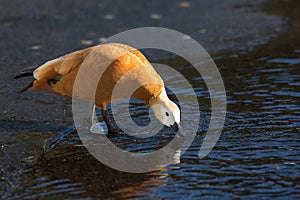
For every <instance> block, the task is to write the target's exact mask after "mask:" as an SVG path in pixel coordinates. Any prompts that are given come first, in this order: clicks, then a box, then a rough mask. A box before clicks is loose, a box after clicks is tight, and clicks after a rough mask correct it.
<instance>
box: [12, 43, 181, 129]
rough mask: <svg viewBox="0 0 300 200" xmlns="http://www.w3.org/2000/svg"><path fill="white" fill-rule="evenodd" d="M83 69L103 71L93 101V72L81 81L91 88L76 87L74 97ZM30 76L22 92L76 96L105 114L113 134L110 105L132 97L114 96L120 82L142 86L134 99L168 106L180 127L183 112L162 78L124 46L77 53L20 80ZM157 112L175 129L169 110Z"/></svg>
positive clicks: (131, 48)
mask: <svg viewBox="0 0 300 200" xmlns="http://www.w3.org/2000/svg"><path fill="white" fill-rule="evenodd" d="M83 66H84V67H88V68H87V69H88V70H91V71H90V72H93V71H94V72H95V73H94V74H97V72H99V71H102V73H101V74H102V76H101V78H100V77H94V78H98V80H99V82H98V86H97V89H96V93H95V97H94V98H91V97H90V95H89V94H88V93H87V92H86V91H87V90H86V87H88V81H89V79H90V78H92V77H91V73H86V75H85V73H82V72H81V71H80V74H81V76H83V77H81V78H82V79H83V80H86V81H85V82H87V85H86V86H84V87H82V88H76V92H77V95H74V94H73V87H74V83H75V80H76V78H77V75H78V72H79V69H81V67H83ZM28 75H32V76H33V77H34V78H35V80H34V81H33V82H32V84H31V85H29V86H27V87H26V88H24V89H23V90H21V91H22V92H23V91H26V90H47V91H49V92H52V93H55V94H58V95H61V96H66V97H73V98H74V97H75V98H77V99H78V100H81V101H93V102H94V103H95V104H96V105H97V106H98V107H99V108H100V109H101V110H102V111H103V112H102V114H103V118H104V120H105V122H106V124H107V126H108V129H109V131H111V130H110V129H112V127H111V125H110V123H109V120H108V118H107V115H106V105H107V103H111V102H113V101H117V100H120V99H124V98H128V94H122V92H119V94H117V95H114V96H113V97H112V93H113V90H114V88H115V86H116V84H117V83H118V82H119V81H121V84H122V85H125V86H126V84H127V85H129V84H136V85H139V87H138V88H137V90H135V91H134V92H133V94H132V95H131V98H135V99H139V100H141V101H143V102H144V103H146V104H148V105H150V106H151V107H152V106H153V105H155V104H161V105H162V107H163V108H165V107H166V110H168V112H170V113H173V112H175V113H176V116H172V120H171V119H170V122H171V123H172V122H174V124H175V123H176V124H179V120H180V116H178V115H180V113H179V109H178V107H177V106H176V105H175V104H174V103H173V102H171V101H170V100H169V98H168V97H167V95H166V92H165V88H164V82H163V80H162V79H161V77H160V76H159V75H158V74H157V72H156V71H155V69H154V68H153V67H152V65H151V64H150V63H149V61H148V60H147V59H146V58H145V56H144V55H143V54H142V53H141V52H140V51H138V50H137V49H135V48H133V47H130V46H127V45H124V44H118V43H109V44H103V45H97V46H94V47H90V48H87V49H83V50H80V51H76V52H73V53H70V54H67V55H65V56H62V57H60V58H57V59H54V60H51V61H48V62H46V63H45V64H43V65H41V66H40V67H38V68H36V69H34V70H31V71H30V70H29V71H28V70H25V71H24V72H23V73H21V74H20V75H18V76H16V78H21V77H24V76H28ZM155 107H157V105H156V106H155ZM152 109H153V108H152ZM156 109H161V108H155V110H154V109H153V110H154V113H155V114H156V116H157V118H158V119H159V120H160V121H162V122H163V123H164V124H165V125H168V126H172V125H173V123H172V124H166V123H167V122H166V119H163V118H164V116H160V115H162V114H164V113H161V112H166V111H159V110H157V111H156ZM168 115H170V114H168ZM167 117H168V116H167ZM177 126H178V125H177Z"/></svg>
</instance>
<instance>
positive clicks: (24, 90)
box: [17, 81, 34, 93]
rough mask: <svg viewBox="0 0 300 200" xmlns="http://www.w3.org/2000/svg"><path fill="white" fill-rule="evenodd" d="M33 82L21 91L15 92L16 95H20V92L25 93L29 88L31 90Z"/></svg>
mask: <svg viewBox="0 0 300 200" xmlns="http://www.w3.org/2000/svg"><path fill="white" fill-rule="evenodd" d="M33 82H34V81H32V82H31V83H30V84H29V85H27V86H26V87H24V88H23V89H21V90H19V91H17V92H18V93H22V92H26V91H27V90H28V89H29V88H31V87H32V86H33Z"/></svg>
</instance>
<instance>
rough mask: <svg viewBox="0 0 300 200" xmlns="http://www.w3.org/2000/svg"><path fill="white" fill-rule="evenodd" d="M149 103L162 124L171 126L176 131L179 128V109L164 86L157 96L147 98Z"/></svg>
mask: <svg viewBox="0 0 300 200" xmlns="http://www.w3.org/2000/svg"><path fill="white" fill-rule="evenodd" d="M149 104H150V107H151V109H152V110H153V112H154V114H155V116H156V117H157V119H158V120H159V121H160V122H161V123H162V124H164V125H166V126H169V127H171V128H173V129H174V130H175V131H176V132H178V131H179V130H180V128H181V127H180V110H179V108H178V106H177V105H176V104H175V103H174V102H172V101H171V100H170V99H169V98H168V96H167V93H166V90H165V89H164V88H163V90H162V92H161V93H160V95H159V96H157V97H154V98H151V99H150V100H149Z"/></svg>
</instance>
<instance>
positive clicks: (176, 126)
mask: <svg viewBox="0 0 300 200" xmlns="http://www.w3.org/2000/svg"><path fill="white" fill-rule="evenodd" d="M171 128H172V129H174V131H176V132H178V131H179V130H180V129H181V126H180V124H177V123H176V122H175V123H174V124H173V125H171Z"/></svg>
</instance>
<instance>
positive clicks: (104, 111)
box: [101, 109, 116, 133]
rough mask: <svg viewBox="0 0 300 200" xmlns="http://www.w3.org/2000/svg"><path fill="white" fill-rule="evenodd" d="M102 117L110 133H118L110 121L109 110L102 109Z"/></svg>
mask: <svg viewBox="0 0 300 200" xmlns="http://www.w3.org/2000/svg"><path fill="white" fill-rule="evenodd" d="M101 115H102V119H103V120H104V122H105V124H106V126H107V130H108V133H116V131H115V130H114V128H113V126H112V124H111V123H110V121H109V116H108V112H107V110H104V109H101Z"/></svg>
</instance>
